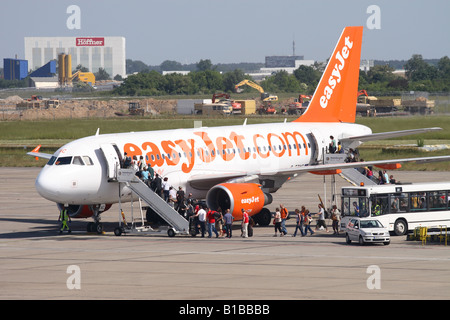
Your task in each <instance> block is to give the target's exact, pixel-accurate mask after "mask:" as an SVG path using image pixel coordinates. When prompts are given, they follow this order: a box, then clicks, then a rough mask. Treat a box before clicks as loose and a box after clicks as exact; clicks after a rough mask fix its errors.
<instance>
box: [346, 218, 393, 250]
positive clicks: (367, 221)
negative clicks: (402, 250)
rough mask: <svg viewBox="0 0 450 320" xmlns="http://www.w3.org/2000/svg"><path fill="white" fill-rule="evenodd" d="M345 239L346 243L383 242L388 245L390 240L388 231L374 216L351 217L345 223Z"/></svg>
mask: <svg viewBox="0 0 450 320" xmlns="http://www.w3.org/2000/svg"><path fill="white" fill-rule="evenodd" d="M345 239H346V242H347V243H348V244H350V243H351V242H352V241H358V242H359V244H360V245H364V244H365V243H383V244H384V245H388V244H389V243H390V242H391V236H390V235H389V231H388V230H387V229H386V228H385V227H384V226H383V225H382V224H381V222H380V221H378V220H377V219H374V218H357V217H355V218H352V219H350V221H349V222H348V224H347V229H346V232H345Z"/></svg>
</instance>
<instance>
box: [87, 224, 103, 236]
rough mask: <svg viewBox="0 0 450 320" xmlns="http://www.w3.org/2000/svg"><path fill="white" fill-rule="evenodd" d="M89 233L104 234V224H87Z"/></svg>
mask: <svg viewBox="0 0 450 320" xmlns="http://www.w3.org/2000/svg"><path fill="white" fill-rule="evenodd" d="M87 232H89V233H91V232H96V233H98V234H102V233H103V223H101V222H89V223H88V224H87Z"/></svg>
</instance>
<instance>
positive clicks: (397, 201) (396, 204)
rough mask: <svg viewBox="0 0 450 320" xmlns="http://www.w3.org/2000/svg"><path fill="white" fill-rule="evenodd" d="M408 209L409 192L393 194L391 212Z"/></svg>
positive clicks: (406, 210)
mask: <svg viewBox="0 0 450 320" xmlns="http://www.w3.org/2000/svg"><path fill="white" fill-rule="evenodd" d="M408 211H409V209H408V194H407V193H400V194H391V213H397V212H408Z"/></svg>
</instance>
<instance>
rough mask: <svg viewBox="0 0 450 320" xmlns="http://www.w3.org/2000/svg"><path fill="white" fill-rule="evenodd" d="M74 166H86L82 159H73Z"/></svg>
mask: <svg viewBox="0 0 450 320" xmlns="http://www.w3.org/2000/svg"><path fill="white" fill-rule="evenodd" d="M72 164H76V165H79V166H84V163H83V160H81V157H73V162H72Z"/></svg>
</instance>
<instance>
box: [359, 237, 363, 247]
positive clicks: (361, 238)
mask: <svg viewBox="0 0 450 320" xmlns="http://www.w3.org/2000/svg"><path fill="white" fill-rule="evenodd" d="M359 245H360V246H363V245H364V239H363V237H362V236H359Z"/></svg>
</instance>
